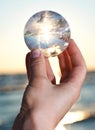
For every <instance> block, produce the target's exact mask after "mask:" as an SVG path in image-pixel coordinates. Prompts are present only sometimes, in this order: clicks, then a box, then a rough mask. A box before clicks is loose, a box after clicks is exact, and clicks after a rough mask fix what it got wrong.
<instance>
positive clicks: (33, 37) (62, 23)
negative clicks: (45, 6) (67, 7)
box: [24, 10, 70, 57]
mask: <svg viewBox="0 0 95 130" xmlns="http://www.w3.org/2000/svg"><path fill="white" fill-rule="evenodd" d="M24 39H25V42H26V45H27V46H28V48H29V49H30V50H31V49H37V48H39V49H40V50H41V51H42V53H43V54H44V55H45V56H46V57H51V56H57V55H58V54H60V53H61V52H63V51H64V50H65V49H66V48H67V46H68V45H69V43H68V41H69V39H70V27H69V24H68V23H67V21H66V20H65V18H64V17H63V16H61V15H60V14H58V13H56V12H53V11H48V10H46V11H40V12H38V13H36V14H34V15H33V16H32V17H30V19H29V20H28V22H27V23H26V25H25V29H24Z"/></svg>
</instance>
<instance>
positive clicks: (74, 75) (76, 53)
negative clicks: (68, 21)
mask: <svg viewBox="0 0 95 130" xmlns="http://www.w3.org/2000/svg"><path fill="white" fill-rule="evenodd" d="M67 50H68V53H69V55H70V58H71V62H72V72H71V73H70V77H69V81H70V82H71V81H73V82H76V83H79V82H80V81H81V80H84V78H85V75H86V64H85V61H84V58H83V56H82V54H81V52H80V50H79V49H78V47H77V45H76V43H75V42H74V40H72V39H70V45H69V47H68V48H67Z"/></svg>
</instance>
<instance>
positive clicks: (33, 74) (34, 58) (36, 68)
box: [26, 49, 47, 79]
mask: <svg viewBox="0 0 95 130" xmlns="http://www.w3.org/2000/svg"><path fill="white" fill-rule="evenodd" d="M26 69H27V75H28V79H30V78H31V79H34V78H37V77H47V74H46V65H45V59H44V56H43V55H42V54H41V53H40V50H38V49H35V50H32V51H31V52H30V53H28V54H27V56H26Z"/></svg>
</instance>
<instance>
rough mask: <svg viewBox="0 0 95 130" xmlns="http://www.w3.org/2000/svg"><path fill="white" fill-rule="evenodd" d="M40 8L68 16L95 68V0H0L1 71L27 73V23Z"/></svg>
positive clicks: (73, 34)
mask: <svg viewBox="0 0 95 130" xmlns="http://www.w3.org/2000/svg"><path fill="white" fill-rule="evenodd" d="M41 10H52V11H56V12H58V13H60V14H61V15H63V16H64V17H65V18H66V20H67V21H68V23H69V25H70V27H71V36H72V38H73V39H74V40H75V41H76V43H77V45H78V46H79V48H80V50H81V52H82V54H83V56H84V58H85V60H86V63H87V67H88V69H89V70H91V69H95V36H94V35H95V0H79V1H78V0H48V1H45V0H0V61H1V62H0V73H10V72H11V73H15V72H25V64H24V63H25V55H26V53H27V52H28V51H29V50H28V48H27V47H26V45H25V42H24V38H23V31H24V26H25V24H26V22H27V20H28V19H29V18H30V17H31V16H32V15H33V14H34V13H36V12H38V11H41Z"/></svg>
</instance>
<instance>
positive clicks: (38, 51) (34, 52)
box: [31, 49, 41, 58]
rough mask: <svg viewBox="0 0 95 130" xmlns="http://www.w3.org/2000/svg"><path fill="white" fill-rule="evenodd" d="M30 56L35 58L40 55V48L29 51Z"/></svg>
mask: <svg viewBox="0 0 95 130" xmlns="http://www.w3.org/2000/svg"><path fill="white" fill-rule="evenodd" d="M31 54H32V55H31V57H32V58H37V57H39V56H40V54H41V53H40V50H39V49H35V50H33V51H32V52H31Z"/></svg>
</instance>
